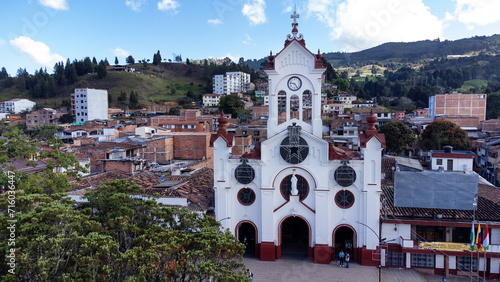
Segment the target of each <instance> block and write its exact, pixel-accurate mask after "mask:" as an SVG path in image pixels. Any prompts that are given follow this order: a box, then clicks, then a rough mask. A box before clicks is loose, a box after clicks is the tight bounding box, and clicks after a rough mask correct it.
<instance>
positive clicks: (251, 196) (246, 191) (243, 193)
mask: <svg viewBox="0 0 500 282" xmlns="http://www.w3.org/2000/svg"><path fill="white" fill-rule="evenodd" d="M238 201H240V203H241V204H242V205H244V206H249V205H251V204H253V202H255V192H254V191H253V190H252V189H250V188H243V189H241V190H240V191H239V192H238Z"/></svg>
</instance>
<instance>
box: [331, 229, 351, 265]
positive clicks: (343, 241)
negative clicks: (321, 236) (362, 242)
mask: <svg viewBox="0 0 500 282" xmlns="http://www.w3.org/2000/svg"><path fill="white" fill-rule="evenodd" d="M334 236H335V241H334V242H335V245H334V247H335V259H338V255H339V253H340V251H341V250H342V251H344V253H346V254H347V253H349V254H350V256H351V261H352V260H354V258H355V253H354V251H355V250H354V248H355V247H356V246H355V242H354V232H353V231H352V229H351V228H349V227H345V226H344V227H340V228H338V229H337V230H336V231H335V235H334Z"/></svg>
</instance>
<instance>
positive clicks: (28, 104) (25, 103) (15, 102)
mask: <svg viewBox="0 0 500 282" xmlns="http://www.w3.org/2000/svg"><path fill="white" fill-rule="evenodd" d="M35 105H36V103H35V102H33V101H30V100H28V99H21V98H14V99H12V100H9V101H5V102H0V113H13V114H19V113H21V112H23V111H31V109H33V108H34V107H35Z"/></svg>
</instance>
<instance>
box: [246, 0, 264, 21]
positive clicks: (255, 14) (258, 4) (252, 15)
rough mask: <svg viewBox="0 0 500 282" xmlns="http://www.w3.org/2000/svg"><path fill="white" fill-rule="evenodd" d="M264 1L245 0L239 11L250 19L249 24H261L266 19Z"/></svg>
mask: <svg viewBox="0 0 500 282" xmlns="http://www.w3.org/2000/svg"><path fill="white" fill-rule="evenodd" d="M265 10H266V2H265V1H264V0H247V3H246V4H245V5H243V9H242V10H241V12H242V13H243V15H244V16H246V17H247V18H248V19H249V20H250V24H251V25H258V24H263V23H265V22H266V21H267V19H266V11H265Z"/></svg>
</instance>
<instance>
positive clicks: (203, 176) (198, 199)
mask: <svg viewBox="0 0 500 282" xmlns="http://www.w3.org/2000/svg"><path fill="white" fill-rule="evenodd" d="M167 180H170V179H167ZM213 185H214V176H213V170H212V169H209V168H203V169H201V170H199V171H198V172H196V173H194V174H193V175H191V177H189V178H187V179H185V181H183V182H181V183H179V184H177V185H175V186H172V187H170V188H167V189H165V192H164V193H163V194H162V196H165V197H176V198H177V197H179V196H180V197H182V198H186V199H187V200H188V202H191V203H196V204H198V205H199V206H200V208H201V209H202V210H204V211H206V210H207V209H208V208H209V207H214V206H215V199H214V190H213Z"/></svg>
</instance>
